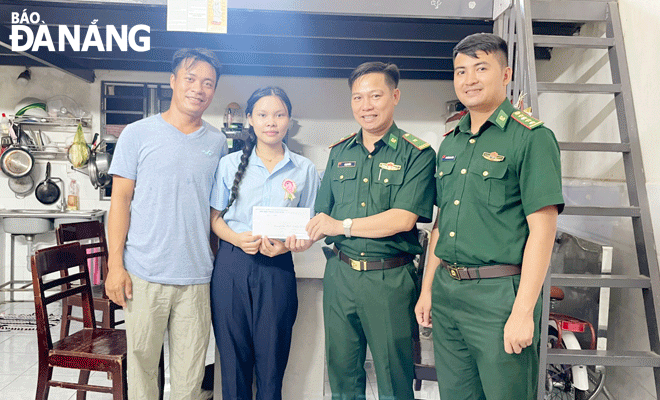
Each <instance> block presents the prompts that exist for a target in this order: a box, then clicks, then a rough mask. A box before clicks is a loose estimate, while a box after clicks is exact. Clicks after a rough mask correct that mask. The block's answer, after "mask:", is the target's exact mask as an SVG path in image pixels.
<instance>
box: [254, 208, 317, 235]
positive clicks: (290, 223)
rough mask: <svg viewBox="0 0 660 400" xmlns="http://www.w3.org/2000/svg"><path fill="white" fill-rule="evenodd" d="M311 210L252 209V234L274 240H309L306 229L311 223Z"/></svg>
mask: <svg viewBox="0 0 660 400" xmlns="http://www.w3.org/2000/svg"><path fill="white" fill-rule="evenodd" d="M310 212H311V210H310V209H309V208H299V207H262V206H255V207H252V234H253V235H261V236H262V237H263V236H265V237H269V238H272V239H280V240H286V238H287V237H289V236H292V235H295V236H296V239H299V240H300V239H302V240H309V235H307V231H306V230H305V227H306V226H307V223H308V222H309V215H310Z"/></svg>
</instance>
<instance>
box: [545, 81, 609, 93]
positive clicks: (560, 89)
mask: <svg viewBox="0 0 660 400" xmlns="http://www.w3.org/2000/svg"><path fill="white" fill-rule="evenodd" d="M537 86H538V90H539V92H545V93H585V94H586V93H589V94H608V93H609V94H617V93H621V84H620V83H554V82H539V83H538V85H537Z"/></svg>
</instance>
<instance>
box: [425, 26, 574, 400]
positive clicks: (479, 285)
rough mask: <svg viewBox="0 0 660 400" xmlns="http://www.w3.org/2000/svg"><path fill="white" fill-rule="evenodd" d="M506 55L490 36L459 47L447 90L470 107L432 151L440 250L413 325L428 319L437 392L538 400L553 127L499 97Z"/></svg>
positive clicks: (555, 190) (557, 184)
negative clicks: (451, 84)
mask: <svg viewBox="0 0 660 400" xmlns="http://www.w3.org/2000/svg"><path fill="white" fill-rule="evenodd" d="M506 57H507V45H506V43H505V42H504V40H502V39H501V38H499V37H497V36H495V35H492V34H476V35H471V36H468V37H467V38H465V39H463V40H462V41H461V42H460V43H459V44H458V45H456V47H455V48H454V88H455V90H456V94H457V96H458V99H459V100H460V101H461V102H462V103H463V104H464V105H465V106H466V107H467V109H468V111H469V112H468V114H467V115H465V116H464V117H463V119H462V120H461V121H460V122H459V124H458V126H457V127H456V128H455V129H454V130H453V131H451V132H449V133H448V134H447V135H446V137H445V139H444V140H443V142H442V144H441V145H440V150H439V151H438V158H437V173H436V186H437V201H436V204H437V205H438V207H439V212H438V218H437V221H436V225H435V228H434V229H433V232H432V236H431V248H434V249H435V254H434V255H431V256H430V257H429V260H428V263H427V268H426V275H425V277H424V280H423V283H422V289H421V294H420V299H419V301H418V303H417V305H416V307H415V313H416V315H417V320H418V322H419V323H420V324H422V325H424V326H430V325H431V322H432V323H433V344H434V352H435V364H436V372H437V375H438V385H439V389H440V397H441V398H442V400H481V399H488V400H532V399H536V388H537V375H538V349H539V325H540V313H541V308H540V305H541V304H540V296H539V294H540V291H541V287H542V285H543V281H544V278H545V275H546V272H547V268H548V265H549V262H550V255H551V252H552V246H553V243H554V237H555V230H556V224H557V214H558V213H559V212H561V211H562V209H563V197H562V190H561V189H562V188H561V168H560V161H559V146H558V145H557V141H556V139H555V137H554V134H553V133H552V131H550V130H549V129H548V128H546V127H544V126H543V123H542V122H541V121H538V120H536V119H534V118H532V117H530V116H528V115H527V114H525V113H524V112H521V111H519V110H517V109H515V108H514V107H513V106H512V105H511V103H510V101H509V100H508V99H507V98H506V87H507V84H508V83H509V82H510V80H511V68H509V67H508V66H507V58H506ZM438 267H439V268H438ZM431 319H432V321H431Z"/></svg>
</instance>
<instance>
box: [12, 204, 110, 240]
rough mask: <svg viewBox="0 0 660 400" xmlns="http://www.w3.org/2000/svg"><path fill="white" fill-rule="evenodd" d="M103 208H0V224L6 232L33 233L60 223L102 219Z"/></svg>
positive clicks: (50, 228)
mask: <svg viewBox="0 0 660 400" xmlns="http://www.w3.org/2000/svg"><path fill="white" fill-rule="evenodd" d="M104 215H105V211H104V210H66V211H60V210H58V209H20V208H19V209H14V210H5V209H0V224H2V225H3V229H4V231H5V232H6V233H12V234H26V235H35V234H38V233H44V232H48V231H52V230H53V229H55V228H57V227H58V226H60V225H61V224H66V223H73V222H83V221H90V220H102V219H103V217H104Z"/></svg>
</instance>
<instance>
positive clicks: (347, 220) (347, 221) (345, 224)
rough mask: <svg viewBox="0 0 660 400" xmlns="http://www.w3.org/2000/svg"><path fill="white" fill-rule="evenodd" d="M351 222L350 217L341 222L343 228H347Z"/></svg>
mask: <svg viewBox="0 0 660 400" xmlns="http://www.w3.org/2000/svg"><path fill="white" fill-rule="evenodd" d="M352 223H353V220H352V219H350V218H347V219H345V220H344V224H343V225H344V228H349V227H350V226H351V225H352Z"/></svg>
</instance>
